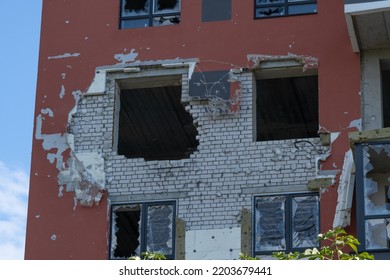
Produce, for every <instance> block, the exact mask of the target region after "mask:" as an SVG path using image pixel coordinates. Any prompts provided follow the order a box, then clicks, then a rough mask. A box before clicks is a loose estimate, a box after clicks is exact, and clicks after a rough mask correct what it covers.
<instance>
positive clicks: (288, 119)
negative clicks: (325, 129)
mask: <svg viewBox="0 0 390 280" xmlns="http://www.w3.org/2000/svg"><path fill="white" fill-rule="evenodd" d="M256 86H257V93H256V94H257V96H256V140H257V141H268V140H282V139H297V138H311V137H317V131H318V77H317V76H303V77H287V78H272V79H258V80H257V85H256Z"/></svg>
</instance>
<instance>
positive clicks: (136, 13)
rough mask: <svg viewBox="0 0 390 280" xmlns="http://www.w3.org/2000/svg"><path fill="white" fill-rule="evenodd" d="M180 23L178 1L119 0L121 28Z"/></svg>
mask: <svg viewBox="0 0 390 280" xmlns="http://www.w3.org/2000/svg"><path fill="white" fill-rule="evenodd" d="M179 23H180V0H121V28H122V29H124V28H138V27H148V26H162V25H175V24H179Z"/></svg>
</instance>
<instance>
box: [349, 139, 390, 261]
mask: <svg viewBox="0 0 390 280" xmlns="http://www.w3.org/2000/svg"><path fill="white" fill-rule="evenodd" d="M381 144H390V142H386V141H370V142H363V143H355V164H356V171H355V172H356V225H357V239H358V240H359V241H360V245H359V246H358V250H359V251H361V252H363V251H367V252H370V253H373V254H374V255H375V257H376V254H379V255H386V257H387V258H388V257H389V256H390V240H388V248H372V249H369V248H367V246H366V242H367V239H366V220H370V219H390V213H389V214H366V213H365V194H364V192H365V185H364V178H365V175H364V159H363V147H364V146H365V145H381Z"/></svg>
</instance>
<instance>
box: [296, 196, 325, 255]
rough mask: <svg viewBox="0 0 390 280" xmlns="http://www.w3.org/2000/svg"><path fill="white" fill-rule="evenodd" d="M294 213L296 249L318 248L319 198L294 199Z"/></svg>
mask: <svg viewBox="0 0 390 280" xmlns="http://www.w3.org/2000/svg"><path fill="white" fill-rule="evenodd" d="M292 211H293V218H292V219H293V220H292V239H293V240H292V242H293V244H292V246H293V247H294V248H304V247H315V246H317V245H318V244H317V235H318V233H319V222H318V217H319V215H318V197H317V196H308V197H294V198H293V200H292Z"/></svg>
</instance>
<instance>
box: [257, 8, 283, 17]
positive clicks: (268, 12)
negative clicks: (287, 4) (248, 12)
mask: <svg viewBox="0 0 390 280" xmlns="http://www.w3.org/2000/svg"><path fill="white" fill-rule="evenodd" d="M284 14H285V8H284V6H276V7H266V8H257V9H256V18H263V17H271V16H282V15H284Z"/></svg>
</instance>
